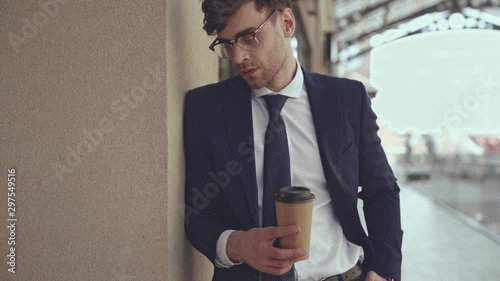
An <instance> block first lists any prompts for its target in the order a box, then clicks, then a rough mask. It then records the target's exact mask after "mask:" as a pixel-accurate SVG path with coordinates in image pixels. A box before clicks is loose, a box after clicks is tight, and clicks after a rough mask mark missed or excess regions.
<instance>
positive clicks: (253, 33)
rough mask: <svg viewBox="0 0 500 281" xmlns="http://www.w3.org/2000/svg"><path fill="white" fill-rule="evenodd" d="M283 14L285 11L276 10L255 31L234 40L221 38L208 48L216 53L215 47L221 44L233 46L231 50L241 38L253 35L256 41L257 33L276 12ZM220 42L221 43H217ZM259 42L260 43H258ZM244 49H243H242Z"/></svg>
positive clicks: (216, 39) (238, 36)
mask: <svg viewBox="0 0 500 281" xmlns="http://www.w3.org/2000/svg"><path fill="white" fill-rule="evenodd" d="M278 11H280V12H282V11H283V10H281V9H276V10H274V12H272V13H271V14H270V15H269V16H268V17H267V18H266V19H265V20H264V21H263V22H262V23H261V24H260V25H259V26H258V27H257V28H256V29H255V30H254V31H250V32H245V33H243V34H240V35H237V36H236V37H235V38H234V39H233V40H219V38H215V40H214V41H213V42H212V44H210V46H209V47H208V48H209V49H210V50H212V51H213V52H214V53H216V52H215V46H216V45H219V44H229V45H230V46H231V48H233V44H234V43H236V44H238V39H240V38H241V37H243V36H247V35H252V37H253V38H254V40H255V37H256V36H257V32H259V30H260V29H261V28H262V27H263V26H264V25H265V24H266V23H267V22H268V21H269V19H271V18H272V17H273V16H274V14H276V12H278ZM217 41H219V42H217ZM257 42H258V41H257ZM238 46H240V47H241V45H239V44H238ZM242 48H243V47H242Z"/></svg>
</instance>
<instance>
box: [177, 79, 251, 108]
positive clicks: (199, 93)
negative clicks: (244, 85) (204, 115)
mask: <svg viewBox="0 0 500 281" xmlns="http://www.w3.org/2000/svg"><path fill="white" fill-rule="evenodd" d="M241 81H242V78H241V77H239V76H235V77H232V78H229V79H225V80H222V81H219V82H216V83H211V84H207V85H204V86H201V87H197V88H193V89H191V90H189V91H188V92H187V94H186V102H188V101H191V100H192V101H193V102H194V101H199V102H208V101H214V100H219V99H220V98H221V97H222V96H224V94H225V93H226V92H228V91H229V90H230V89H231V88H235V87H236V88H237V87H238V86H239V85H240V84H241Z"/></svg>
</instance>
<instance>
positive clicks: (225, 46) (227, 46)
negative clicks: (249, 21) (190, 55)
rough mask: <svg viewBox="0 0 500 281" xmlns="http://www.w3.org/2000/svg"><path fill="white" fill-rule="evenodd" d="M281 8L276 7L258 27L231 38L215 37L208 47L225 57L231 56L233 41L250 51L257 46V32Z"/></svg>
mask: <svg viewBox="0 0 500 281" xmlns="http://www.w3.org/2000/svg"><path fill="white" fill-rule="evenodd" d="M278 11H280V12H281V9H276V10H274V12H273V13H272V14H271V15H269V16H268V17H267V18H266V20H265V21H264V22H262V23H261V24H260V25H259V27H257V28H256V29H255V30H254V31H250V32H247V33H243V34H240V35H236V37H235V38H234V39H233V40H226V39H223V40H220V39H219V38H215V40H214V42H212V44H210V46H209V47H208V48H209V49H210V50H212V51H214V52H215V53H216V54H217V55H218V56H219V57H220V58H222V59H227V58H230V57H232V56H233V48H234V43H236V44H238V46H240V48H242V49H243V50H246V51H251V50H254V49H256V48H257V46H259V40H258V39H257V37H256V36H257V32H259V30H260V29H261V28H262V27H263V26H264V25H265V24H266V23H267V22H268V21H269V19H271V18H272V17H273V16H274V14H276V12H278Z"/></svg>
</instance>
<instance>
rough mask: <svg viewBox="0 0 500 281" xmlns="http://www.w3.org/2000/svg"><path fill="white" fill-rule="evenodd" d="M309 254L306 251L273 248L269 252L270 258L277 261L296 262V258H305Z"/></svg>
mask: <svg viewBox="0 0 500 281" xmlns="http://www.w3.org/2000/svg"><path fill="white" fill-rule="evenodd" d="M306 254H307V251H306V250H304V249H300V248H298V249H280V248H272V249H270V250H269V256H270V257H271V258H272V259H275V260H295V259H296V258H299V257H303V256H305V255H306Z"/></svg>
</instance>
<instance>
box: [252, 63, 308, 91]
mask: <svg viewBox="0 0 500 281" xmlns="http://www.w3.org/2000/svg"><path fill="white" fill-rule="evenodd" d="M295 61H296V62H297V69H296V70H295V76H294V77H293V79H292V81H291V82H290V83H289V84H288V85H286V86H285V88H283V89H281V91H279V92H277V94H280V95H283V96H287V97H289V98H299V97H300V95H301V94H302V88H303V87H304V74H303V73H302V69H301V68H300V64H299V61H298V60H295ZM273 93H275V92H273V91H271V90H269V89H268V88H266V87H263V88H260V89H252V96H253V97H255V98H259V97H262V96H265V95H269V94H273Z"/></svg>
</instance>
